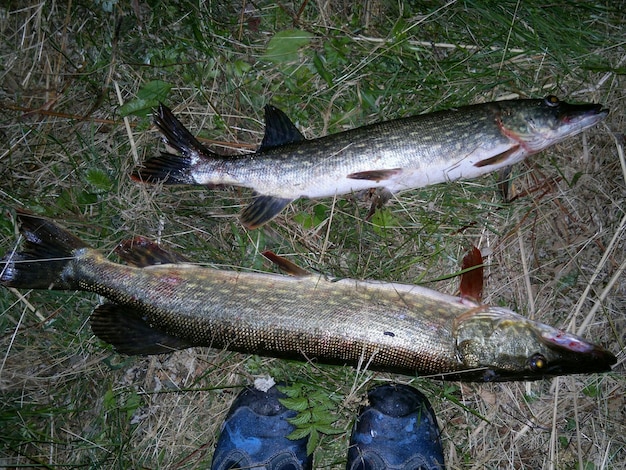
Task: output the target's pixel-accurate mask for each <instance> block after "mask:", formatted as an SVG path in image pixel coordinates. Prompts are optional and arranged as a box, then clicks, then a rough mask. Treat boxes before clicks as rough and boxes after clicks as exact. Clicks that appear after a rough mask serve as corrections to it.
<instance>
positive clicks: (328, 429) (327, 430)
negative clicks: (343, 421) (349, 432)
mask: <svg viewBox="0 0 626 470" xmlns="http://www.w3.org/2000/svg"><path fill="white" fill-rule="evenodd" d="M335 421H336V419H335ZM315 429H317V430H318V431H319V432H321V433H323V434H328V435H333V434H342V433H343V432H344V431H345V430H344V429H339V428H334V427H332V426H330V424H321V423H317V424H316V425H315Z"/></svg>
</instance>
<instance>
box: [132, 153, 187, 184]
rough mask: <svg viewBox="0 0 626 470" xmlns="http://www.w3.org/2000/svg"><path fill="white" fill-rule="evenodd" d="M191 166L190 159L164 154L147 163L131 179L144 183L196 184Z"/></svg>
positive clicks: (133, 173) (134, 172)
mask: <svg viewBox="0 0 626 470" xmlns="http://www.w3.org/2000/svg"><path fill="white" fill-rule="evenodd" d="M191 165H192V162H191V158H189V157H185V156H179V155H173V154H171V153H163V154H161V156H160V157H155V158H151V159H149V160H147V161H145V162H144V163H143V164H142V165H141V166H140V167H138V168H136V169H135V171H133V172H132V173H131V175H130V177H131V178H132V179H133V180H135V181H140V182H142V183H163V184H195V183H196V182H195V180H194V178H193V175H192V174H191Z"/></svg>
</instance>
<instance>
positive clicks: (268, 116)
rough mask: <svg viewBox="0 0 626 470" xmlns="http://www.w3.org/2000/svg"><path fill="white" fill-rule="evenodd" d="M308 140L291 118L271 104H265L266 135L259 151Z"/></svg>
mask: <svg viewBox="0 0 626 470" xmlns="http://www.w3.org/2000/svg"><path fill="white" fill-rule="evenodd" d="M303 140H306V139H305V138H304V136H303V135H302V134H301V133H300V131H299V130H298V128H297V127H296V126H295V124H294V123H293V122H291V119H289V118H288V117H287V115H286V114H285V113H283V112H282V111H281V110H280V109H278V108H276V107H275V106H272V105H271V104H268V105H265V135H264V136H263V142H261V146H260V147H259V150H258V151H259V152H262V151H264V150H269V149H271V148H274V147H280V146H281V145H286V144H292V143H294V142H302V141H303Z"/></svg>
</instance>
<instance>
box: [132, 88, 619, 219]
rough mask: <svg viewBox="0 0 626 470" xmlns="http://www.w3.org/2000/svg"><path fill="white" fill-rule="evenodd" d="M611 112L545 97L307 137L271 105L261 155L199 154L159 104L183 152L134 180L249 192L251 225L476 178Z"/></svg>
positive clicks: (161, 120) (165, 126) (168, 133)
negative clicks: (345, 199)
mask: <svg viewBox="0 0 626 470" xmlns="http://www.w3.org/2000/svg"><path fill="white" fill-rule="evenodd" d="M607 114H608V110H606V109H602V106H600V105H598V104H579V105H574V104H568V103H565V102H563V101H559V100H558V99H557V98H556V97H554V96H548V97H546V98H545V99H532V100H511V101H496V102H491V103H484V104H477V105H473V106H463V107H460V108H455V109H450V110H446V111H437V112H434V113H429V114H422V115H419V116H413V117H409V118H403V119H396V120H393V121H387V122H381V123H378V124H371V125H368V126H364V127H358V128H356V129H352V130H349V131H346V132H340V133H337V134H331V135H328V136H325V137H321V138H319V139H312V140H306V139H305V138H304V137H303V136H302V134H301V133H300V132H299V131H298V129H297V128H296V126H295V125H294V124H293V123H292V122H291V121H290V120H289V118H288V117H287V116H286V115H285V114H284V113H283V112H282V111H280V110H279V109H277V108H275V107H273V106H269V105H268V106H266V108H265V126H266V127H265V136H264V138H263V141H262V143H261V146H260V148H259V150H258V151H257V152H256V153H253V154H247V155H239V156H223V155H218V154H216V153H214V152H211V151H210V150H208V149H207V148H205V147H204V146H203V145H202V144H201V143H200V142H199V141H198V140H197V139H196V138H195V137H194V136H193V135H192V134H191V133H190V132H189V131H188V130H187V129H185V127H184V126H183V125H182V124H181V123H180V121H178V119H176V118H175V117H174V115H173V114H172V112H171V111H170V110H169V109H168V108H167V107H165V106H163V105H161V106H160V107H159V108H158V110H157V112H156V114H155V124H156V125H157V127H158V128H159V129H160V131H161V133H162V134H163V138H164V140H165V142H166V143H167V144H168V145H169V146H171V147H173V148H174V149H176V150H177V151H178V152H179V153H180V154H179V155H175V154H172V153H163V154H162V155H161V156H159V157H156V158H152V159H150V160H148V161H147V162H145V163H144V164H143V166H142V167H140V168H138V169H137V171H136V172H135V173H133V175H132V177H133V178H134V179H136V180H139V181H144V182H150V183H155V182H162V183H164V184H191V185H209V186H214V185H235V186H242V187H247V188H251V189H253V190H254V192H255V197H254V200H253V202H252V203H251V204H250V205H249V206H248V207H246V208H245V209H244V211H243V212H242V214H241V220H242V223H243V224H244V225H245V226H246V227H248V228H255V227H258V226H260V225H262V224H264V223H266V222H268V221H269V220H271V219H272V218H273V217H275V216H276V215H277V214H278V213H279V212H280V211H282V210H283V208H284V207H285V206H286V205H287V204H289V203H290V202H291V201H293V200H295V199H298V198H300V197H309V198H318V197H328V196H335V195H340V194H346V193H349V192H352V191H359V190H362V189H369V188H373V187H380V188H385V189H387V190H388V191H390V192H392V193H395V192H398V191H403V190H407V189H412V188H419V187H423V186H427V185H430V184H435V183H442V182H445V181H454V180H458V179H469V178H475V177H477V176H480V175H484V174H486V173H489V172H492V171H495V170H498V169H501V168H505V167H508V166H510V165H512V164H514V163H517V162H519V161H520V160H522V159H524V158H526V157H527V156H529V155H533V154H535V153H537V152H540V151H542V150H544V149H546V148H548V147H550V146H551V145H554V144H556V143H558V142H561V141H562V140H564V139H566V138H568V137H571V136H574V135H576V134H578V133H580V132H582V131H583V130H585V129H587V128H588V127H590V126H593V125H594V124H597V123H598V122H600V121H601V120H602V119H604V118H605V117H606V115H607Z"/></svg>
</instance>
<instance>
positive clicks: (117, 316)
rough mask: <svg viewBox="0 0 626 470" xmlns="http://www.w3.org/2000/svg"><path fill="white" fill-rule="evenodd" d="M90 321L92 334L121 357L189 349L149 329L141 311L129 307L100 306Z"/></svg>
mask: <svg viewBox="0 0 626 470" xmlns="http://www.w3.org/2000/svg"><path fill="white" fill-rule="evenodd" d="M89 322H90V324H91V330H92V331H93V333H94V334H95V335H96V336H97V337H98V338H100V339H101V340H102V341H104V342H105V343H109V344H111V345H112V346H113V347H114V348H115V350H116V351H117V352H119V353H121V354H128V355H131V356H138V355H150V354H164V353H171V352H172V351H176V350H179V349H185V348H188V347H191V346H192V345H191V344H190V343H189V342H188V341H185V340H183V339H181V338H177V337H176V336H172V335H169V334H167V333H165V332H163V331H160V330H158V329H155V328H152V327H151V326H150V325H149V324H148V323H147V322H146V321H145V320H144V319H143V318H142V316H141V313H140V312H137V311H135V310H133V309H132V308H130V307H125V306H121V305H117V304H103V305H99V306H98V307H96V309H95V310H94V311H93V313H92V314H91V317H90V318H89Z"/></svg>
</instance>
